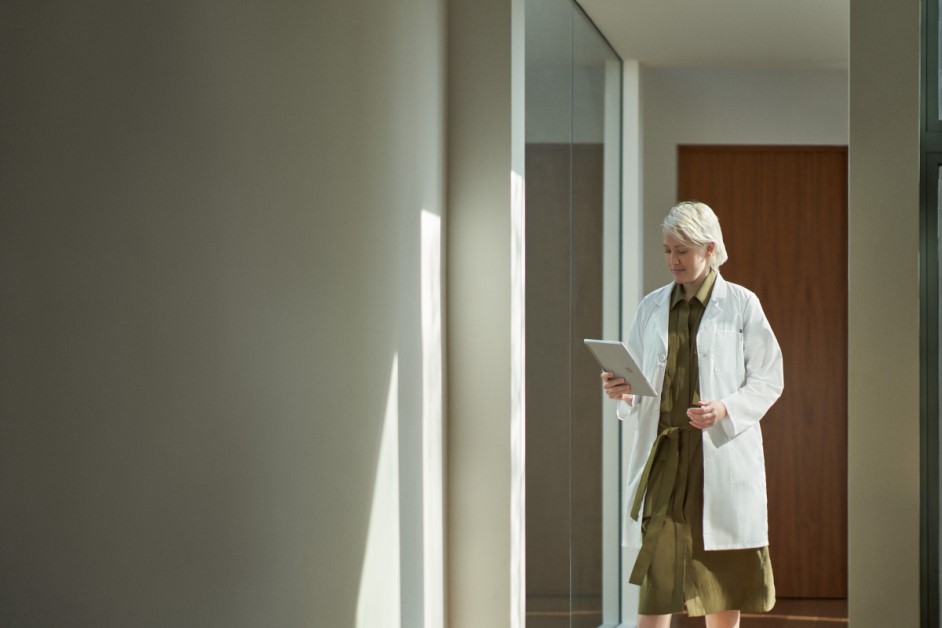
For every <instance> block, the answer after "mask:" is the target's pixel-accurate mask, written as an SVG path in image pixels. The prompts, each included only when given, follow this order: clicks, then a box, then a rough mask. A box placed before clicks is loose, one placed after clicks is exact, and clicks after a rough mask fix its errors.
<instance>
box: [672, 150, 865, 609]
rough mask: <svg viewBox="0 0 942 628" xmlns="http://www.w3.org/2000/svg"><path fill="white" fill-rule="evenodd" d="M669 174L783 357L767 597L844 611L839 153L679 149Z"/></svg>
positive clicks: (769, 436)
mask: <svg viewBox="0 0 942 628" xmlns="http://www.w3.org/2000/svg"><path fill="white" fill-rule="evenodd" d="M677 164H678V170H677V172H678V178H677V194H678V199H696V200H700V201H703V202H705V203H707V204H708V205H710V206H711V207H712V208H713V209H714V210H715V211H716V213H717V215H718V216H719V218H720V223H721V225H722V228H723V235H724V240H725V241H726V244H727V247H728V249H729V251H730V259H729V261H728V262H727V263H726V264H725V265H724V266H723V268H722V272H723V275H724V277H726V278H727V279H728V280H730V281H733V282H735V283H739V284H742V285H744V286H746V287H747V288H749V289H751V290H752V291H754V292H755V293H756V294H757V295H758V297H759V299H760V301H761V302H762V305H763V308H764V309H765V311H766V315H767V316H768V318H769V321H770V323H771V324H772V327H773V329H774V330H775V333H776V335H777V337H778V340H779V343H780V344H781V346H782V352H783V354H784V356H785V391H784V393H783V394H782V397H781V398H780V399H779V401H778V402H777V403H776V404H775V405H774V406H773V407H772V409H771V410H770V411H769V413H768V415H767V416H766V417H765V418H764V419H763V421H762V429H763V434H764V437H765V451H766V463H767V472H768V491H769V520H770V526H769V527H770V552H771V555H772V561H773V565H774V569H775V581H776V589H777V593H778V597H779V598H784V599H798V600H825V599H831V600H838V601H840V600H844V606H843V608H844V609H845V610H846V598H847V148H846V147H845V146H718V145H681V146H679V147H678V154H677ZM827 608H830V609H832V611H833V609H835V608H836V609H839V608H840V606H834V605H833V604H831V605H830V606H827ZM832 614H833V613H832ZM844 617H846V614H845V615H844Z"/></svg>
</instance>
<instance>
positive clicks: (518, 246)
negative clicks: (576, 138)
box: [510, 171, 526, 628]
mask: <svg viewBox="0 0 942 628" xmlns="http://www.w3.org/2000/svg"><path fill="white" fill-rule="evenodd" d="M510 195H511V201H510V220H511V233H510V239H511V251H510V276H511V278H510V283H511V295H510V356H511V357H510V397H511V401H510V476H511V477H510V546H511V547H510V588H511V595H510V606H511V608H510V625H511V628H523V627H524V626H525V623H526V618H525V613H526V608H525V600H526V561H525V560H524V559H525V556H526V466H525V465H526V459H525V458H526V457H525V443H526V440H525V438H526V420H525V417H526V397H525V394H526V389H525V379H524V378H525V367H526V360H525V349H526V344H525V343H526V334H525V325H524V322H525V321H524V315H525V298H526V293H525V287H526V286H525V259H526V258H525V255H526V248H525V242H526V233H525V231H524V226H525V206H526V203H525V199H524V180H523V177H522V176H521V175H519V174H517V173H516V172H513V171H511V173H510Z"/></svg>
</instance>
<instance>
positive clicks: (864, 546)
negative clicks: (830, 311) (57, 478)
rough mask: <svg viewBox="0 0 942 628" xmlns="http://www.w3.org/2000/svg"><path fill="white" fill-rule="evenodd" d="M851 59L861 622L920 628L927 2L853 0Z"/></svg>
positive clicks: (852, 523)
mask: <svg viewBox="0 0 942 628" xmlns="http://www.w3.org/2000/svg"><path fill="white" fill-rule="evenodd" d="M850 59H851V62H850V63H851V65H850V151H849V220H848V225H849V234H848V248H849V260H848V262H849V263H848V274H849V277H848V292H849V328H848V333H849V338H848V340H849V351H850V355H849V373H848V375H849V390H848V396H849V408H848V411H849V442H848V445H849V469H848V480H849V485H848V508H849V510H848V514H849V530H848V536H849V547H848V549H849V554H850V557H849V565H848V567H849V574H850V575H849V585H850V586H849V590H850V625H852V626H854V628H869V627H871V626H872V627H874V628H877V627H883V626H917V625H919V584H920V580H919V239H918V238H919V221H918V218H919V2H918V1H917V0H906V1H904V2H892V3H887V2H882V1H881V0H854V1H853V2H852V3H851V49H850ZM875 382H880V383H881V384H880V388H881V389H882V390H883V391H891V392H889V393H881V392H877V390H876V389H875V387H874V383H875Z"/></svg>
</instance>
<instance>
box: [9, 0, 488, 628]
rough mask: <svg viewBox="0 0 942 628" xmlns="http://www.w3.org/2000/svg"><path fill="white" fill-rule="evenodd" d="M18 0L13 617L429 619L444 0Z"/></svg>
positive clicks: (12, 202) (12, 139) (124, 622)
mask: <svg viewBox="0 0 942 628" xmlns="http://www.w3.org/2000/svg"><path fill="white" fill-rule="evenodd" d="M2 13H3V19H0V42H2V44H0V48H2V51H3V52H2V54H0V76H2V77H3V85H4V88H3V89H4V93H5V96H4V98H2V99H0V142H2V146H0V155H2V156H0V161H2V165H0V171H2V175H0V178H2V185H0V208H2V209H0V285H2V290H0V299H2V307H0V329H2V330H3V331H2V338H3V339H2V346H3V349H2V352H0V353H2V355H0V398H2V402H0V404H2V408H0V510H2V512H3V514H2V516H0V556H2V559H0V562H2V564H3V568H2V569H0V590H2V592H3V593H2V595H0V624H2V625H4V626H12V625H17V626H77V625H83V626H97V627H102V628H107V627H111V626H113V627H116V628H117V627H121V628H123V627H126V626H136V627H141V628H146V627H148V626H155V627H158V626H159V627H166V626H201V627H213V626H220V627H226V628H234V627H238V626H245V627H246V628H248V627H252V628H256V627H258V626H279V627H285V628H289V627H310V626H336V627H350V626H356V625H357V623H358V621H362V620H363V612H366V611H367V610H368V609H369V608H370V607H373V608H374V610H375V609H376V608H379V609H380V610H382V609H386V608H400V609H401V618H402V625H407V626H414V625H419V623H418V622H419V621H420V613H421V612H422V611H421V602H422V599H421V592H420V591H418V590H417V587H418V586H419V584H420V583H418V584H417V582H418V578H419V577H420V576H421V567H420V566H421V561H420V560H416V558H417V557H416V551H417V547H416V543H417V541H416V536H415V535H416V534H418V535H419V539H420V540H421V529H419V530H418V532H417V531H416V529H415V527H414V526H412V525H411V524H412V523H414V522H415V521H416V520H417V517H418V514H417V510H416V509H417V504H420V503H421V502H420V501H419V500H420V497H417V496H421V491H422V487H421V485H417V484H416V482H417V479H416V478H417V476H416V473H417V471H416V469H415V464H416V463H415V460H416V455H415V452H416V451H417V449H418V448H419V446H420V444H419V443H418V442H417V441H416V438H417V434H419V433H420V432H419V427H418V421H419V420H420V418H421V417H420V409H421V398H422V396H421V393H422V390H421V380H420V372H421V368H420V357H421V337H420V331H419V320H420V316H419V297H418V294H419V248H420V247H419V229H420V212H421V210H423V209H426V210H428V211H430V212H433V213H441V212H442V210H443V208H444V91H445V82H444V76H445V75H444V7H443V3H442V2H440V1H438V0H408V1H407V2H396V3H390V2H386V1H385V0H356V1H353V2H350V1H346V0H344V1H340V0H337V1H334V0H328V1H319V2H314V3H298V2H287V1H284V0H273V1H267V2H251V1H247V0H237V1H210V0H202V1H196V2H188V3H159V2H158V3H153V2H151V3H131V4H129V3H126V2H118V1H107V0H105V1H101V2H94V3H75V2H59V1H51V2H43V3H15V5H6V6H5V7H4V9H3V10H2ZM505 179H506V177H505ZM396 356H398V365H399V369H398V374H399V376H398V381H395V384H396V385H395V386H394V391H393V392H394V393H395V394H394V395H393V396H392V397H393V398H394V399H395V400H396V401H395V403H392V404H390V403H389V398H390V384H391V382H392V381H394V380H393V379H392V374H393V369H392V366H393V363H394V359H395V358H396ZM384 430H385V432H384ZM384 433H385V434H387V439H386V441H383V435H384ZM383 442H387V443H391V445H390V447H389V450H388V451H387V453H388V456H387V457H386V459H385V460H386V461H387V463H388V462H389V461H390V460H391V461H392V462H394V463H395V462H397V461H399V462H401V469H400V468H399V465H398V464H391V465H388V466H387V467H384V468H383V469H384V470H385V469H387V468H388V469H389V470H390V471H391V472H392V473H393V474H398V479H399V482H398V483H396V482H393V483H392V485H391V486H390V485H389V484H388V483H387V482H385V480H387V479H388V477H386V476H381V477H379V478H377V465H378V464H379V459H380V457H381V456H380V448H381V443H383ZM397 450H398V451H397ZM475 462H476V461H475ZM378 480H379V481H378ZM488 488H489V487H488ZM380 491H385V493H383V494H382V495H380V497H381V499H379V500H377V499H375V498H376V496H377V495H379V494H380ZM378 504H379V505H381V506H383V508H379V509H378V508H377V505H378ZM400 517H401V519H402V526H401V529H402V542H401V546H400V545H396V543H397V541H398V540H399V539H397V538H396V537H395V536H392V545H390V546H386V544H385V542H386V541H387V540H388V539H389V534H390V531H391V530H394V529H395V528H394V527H393V526H395V525H396V524H397V523H398V522H397V519H398V518H400ZM371 534H372V537H371ZM384 535H385V536H384ZM370 538H373V539H374V540H377V541H378V542H377V543H374V546H373V550H375V549H376V548H377V547H378V548H379V550H382V551H385V552H386V554H384V555H383V556H385V557H389V558H390V559H391V561H392V562H384V561H382V560H375V556H374V559H373V560H372V561H371V560H370V552H371V551H373V550H371V549H370V547H369V545H370V544H369V539H370ZM399 561H401V563H402V570H401V572H400V569H399ZM368 564H369V565H371V569H373V573H372V574H368V573H366V571H368V570H367V569H366V566H367V565H368ZM377 580H379V581H380V582H381V584H382V586H383V587H384V588H374V589H372V590H371V592H372V593H376V592H377V591H378V592H379V595H378V596H377V597H372V598H368V599H363V594H364V592H365V591H366V590H365V589H364V583H367V582H372V583H374V584H375V582H376V581H377ZM400 588H401V591H402V599H401V600H399V599H394V598H395V596H396V594H397V593H398V591H399V589H400ZM399 622H400V616H398V615H396V614H387V615H385V616H383V617H382V622H381V623H371V624H370V627H371V628H373V627H374V626H377V625H382V626H393V625H396V626H398V625H399ZM481 625H483V624H481Z"/></svg>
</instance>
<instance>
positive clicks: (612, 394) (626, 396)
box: [601, 372, 634, 403]
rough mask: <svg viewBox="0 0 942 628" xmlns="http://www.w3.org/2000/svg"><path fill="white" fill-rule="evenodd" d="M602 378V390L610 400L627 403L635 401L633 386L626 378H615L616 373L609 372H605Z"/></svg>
mask: <svg viewBox="0 0 942 628" xmlns="http://www.w3.org/2000/svg"><path fill="white" fill-rule="evenodd" d="M601 377H602V388H603V389H604V390H605V394H606V395H608V398H609V399H614V400H615V401H627V402H628V403H632V402H633V401H634V395H632V394H631V384H629V383H628V382H626V381H625V380H624V378H621V377H615V374H614V373H609V372H603V373H602V375H601Z"/></svg>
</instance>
